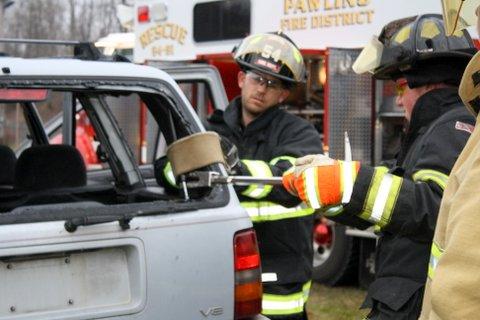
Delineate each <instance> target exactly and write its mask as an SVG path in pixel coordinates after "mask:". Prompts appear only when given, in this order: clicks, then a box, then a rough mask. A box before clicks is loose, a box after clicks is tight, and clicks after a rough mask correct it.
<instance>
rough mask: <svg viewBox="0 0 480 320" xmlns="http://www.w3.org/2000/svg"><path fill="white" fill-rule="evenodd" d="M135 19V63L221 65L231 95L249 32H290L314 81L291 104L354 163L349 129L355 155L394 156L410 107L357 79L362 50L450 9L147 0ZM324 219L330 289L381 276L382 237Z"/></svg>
mask: <svg viewBox="0 0 480 320" xmlns="http://www.w3.org/2000/svg"><path fill="white" fill-rule="evenodd" d="M123 9H125V8H123ZM123 12H125V10H123ZM130 13H131V16H130V17H127V18H125V16H124V17H123V20H124V21H128V23H129V24H130V25H131V26H133V34H134V35H133V41H134V50H133V59H134V61H135V62H137V63H146V64H150V65H155V66H159V67H161V68H163V67H165V66H168V67H169V68H172V66H175V65H181V64H185V63H192V62H193V63H204V64H209V65H213V66H215V67H216V68H217V69H218V70H219V72H220V75H221V78H222V81H223V86H224V87H225V90H226V93H227V96H228V99H231V98H233V97H234V96H236V95H237V94H239V88H238V87H237V81H236V79H237V78H236V75H237V72H238V71H239V69H238V66H237V65H236V63H235V62H234V61H233V59H232V56H231V51H232V48H233V47H234V46H235V45H236V44H238V43H239V41H240V39H242V38H243V37H244V36H246V35H248V34H253V33H258V32H270V31H277V30H282V31H283V32H285V33H286V34H287V35H288V36H289V37H290V38H292V40H293V41H294V42H295V43H296V44H297V45H298V46H299V48H300V49H301V52H302V53H303V56H304V60H305V63H306V67H307V70H308V79H307V81H306V83H305V84H303V85H301V86H300V87H299V88H297V89H296V91H295V92H293V94H291V96H290V97H289V100H288V101H286V103H287V105H288V107H287V109H288V110H289V111H290V112H292V113H294V114H297V115H299V116H301V117H304V118H306V119H308V120H309V121H311V122H312V123H313V124H314V126H315V127H316V128H317V129H318V131H319V132H320V133H321V136H322V139H323V143H324V145H325V146H326V148H327V150H328V152H329V154H330V155H331V156H332V157H334V158H343V157H344V154H343V152H344V151H343V138H344V132H345V131H347V132H348V133H349V136H350V141H351V145H352V156H353V158H354V159H355V160H360V161H362V162H363V163H367V164H371V165H375V164H378V163H380V162H381V161H383V160H388V159H391V158H393V157H394V155H395V153H396V150H397V148H398V146H399V137H400V132H401V130H402V127H403V111H402V110H401V109H399V108H398V107H397V106H396V105H395V103H394V90H393V87H392V84H389V83H387V82H380V81H374V80H373V79H372V78H371V77H370V76H369V75H357V74H355V73H353V71H352V69H351V66H352V64H353V62H354V61H355V59H356V57H357V56H358V54H359V53H360V50H361V47H362V46H363V45H364V44H365V43H367V42H368V41H369V40H370V38H371V36H372V35H374V34H378V33H379V32H380V30H381V28H382V26H383V25H384V24H386V23H387V22H389V21H391V20H394V19H398V18H402V17H407V16H413V15H417V14H419V13H441V4H440V1H438V0H422V1H415V0H404V1H402V2H401V3H399V1H395V0H215V1H212V0H182V1H160V0H150V1H148V0H137V1H135V4H134V6H133V7H132V8H131V12H130ZM129 37H132V36H131V35H130V36H129ZM130 39H131V38H130ZM130 41H132V40H130ZM173 68H174V67H173ZM189 83H190V84H189V85H187V86H185V87H184V88H185V90H186V93H187V96H190V98H191V101H192V104H193V105H194V106H197V107H198V108H199V110H202V111H201V114H203V115H206V114H208V113H209V112H211V111H212V104H211V103H206V104H205V101H206V100H205V97H206V95H208V91H209V90H211V89H208V86H205V83H203V84H201V86H203V87H200V86H197V85H193V84H192V82H189ZM202 88H203V89H202ZM205 88H207V93H206V94H204V93H202V92H203V91H202V90H205ZM201 105H203V108H202V107H201ZM217 107H223V106H218V105H217ZM139 121H143V122H141V123H142V124H143V125H141V126H140V127H143V126H144V125H145V123H146V122H145V119H143V118H142V116H141V115H139ZM148 131H149V130H140V134H141V139H140V145H141V146H148V145H149V143H150V140H149V139H150V138H149V137H148V135H149V133H148ZM154 143H155V144H156V142H154ZM149 149H150V148H148V147H147V150H149ZM318 221H319V223H318V224H317V225H316V228H315V230H314V238H315V242H314V247H315V256H314V261H313V264H314V269H315V271H314V278H315V279H316V280H317V281H320V282H322V283H326V284H329V285H336V284H340V283H343V282H345V281H350V280H354V281H357V280H358V281H359V282H360V285H366V284H368V282H369V281H370V280H371V277H372V275H373V272H374V260H373V253H374V250H375V245H376V237H375V235H374V234H373V232H370V231H360V230H356V229H350V228H345V227H344V226H341V225H335V224H333V223H331V222H328V221H326V220H324V219H322V218H321V217H319V220H318Z"/></svg>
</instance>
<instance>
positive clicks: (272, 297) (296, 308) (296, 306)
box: [262, 281, 312, 316]
mask: <svg viewBox="0 0 480 320" xmlns="http://www.w3.org/2000/svg"><path fill="white" fill-rule="evenodd" d="M311 284H312V283H311V281H309V282H307V283H305V284H304V285H303V288H302V291H300V292H297V293H292V294H288V295H277V294H270V293H264V294H263V297H262V314H264V315H266V316H268V315H288V314H295V313H302V312H303V308H304V305H305V303H306V302H307V300H308V295H309V294H310V286H311Z"/></svg>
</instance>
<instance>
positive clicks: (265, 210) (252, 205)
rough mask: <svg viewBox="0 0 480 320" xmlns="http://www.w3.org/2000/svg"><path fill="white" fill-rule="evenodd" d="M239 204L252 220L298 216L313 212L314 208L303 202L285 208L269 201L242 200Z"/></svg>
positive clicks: (261, 220) (274, 219)
mask: <svg viewBox="0 0 480 320" xmlns="http://www.w3.org/2000/svg"><path fill="white" fill-rule="evenodd" d="M241 205H242V207H243V208H245V210H246V211H247V213H248V215H249V216H250V219H251V220H252V221H253V222H265V221H276V220H282V219H290V218H298V217H303V216H308V215H310V214H313V213H314V210H313V209H312V208H307V207H306V205H305V204H301V205H298V206H296V207H293V208H287V207H284V206H281V205H279V204H276V203H273V202H269V201H251V202H247V201H244V202H242V203H241Z"/></svg>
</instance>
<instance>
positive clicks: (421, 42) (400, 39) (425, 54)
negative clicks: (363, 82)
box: [352, 14, 476, 80]
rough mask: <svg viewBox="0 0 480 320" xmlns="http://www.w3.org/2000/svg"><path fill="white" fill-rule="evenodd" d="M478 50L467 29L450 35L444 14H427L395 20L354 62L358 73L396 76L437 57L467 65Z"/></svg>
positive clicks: (378, 76)
mask: <svg viewBox="0 0 480 320" xmlns="http://www.w3.org/2000/svg"><path fill="white" fill-rule="evenodd" d="M475 52H476V49H475V46H474V45H473V41H472V39H471V38H470V35H469V34H468V32H467V31H466V30H461V31H459V32H458V33H456V34H455V35H453V36H451V37H449V36H446V34H445V30H444V23H443V19H442V16H441V15H439V14H424V15H419V16H414V17H408V18H403V19H399V20H395V21H392V22H390V23H388V24H387V25H385V26H384V27H383V29H382V32H381V33H380V36H379V37H378V38H377V37H373V39H372V40H371V42H370V43H369V44H367V45H366V46H365V48H364V49H363V50H362V52H361V53H360V55H359V56H358V58H357V59H356V60H355V63H354V64H353V66H352V67H353V70H354V71H355V72H356V73H365V72H371V73H373V76H374V77H375V78H376V79H384V80H387V79H395V78H398V77H399V76H400V75H402V74H403V73H405V72H408V71H409V70H411V69H413V68H416V67H418V66H419V64H420V63H421V62H424V61H429V63H430V62H431V61H433V60H434V59H443V60H448V59H459V60H461V61H462V63H464V64H465V65H466V64H467V62H468V61H469V60H470V58H471V57H472V56H473V54H474V53H475Z"/></svg>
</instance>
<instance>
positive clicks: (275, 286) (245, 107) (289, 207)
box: [208, 33, 323, 319]
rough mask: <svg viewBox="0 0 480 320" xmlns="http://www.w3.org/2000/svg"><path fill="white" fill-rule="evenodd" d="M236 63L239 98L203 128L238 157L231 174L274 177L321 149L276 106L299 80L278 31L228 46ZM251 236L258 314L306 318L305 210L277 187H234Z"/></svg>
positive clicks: (293, 51)
mask: <svg viewBox="0 0 480 320" xmlns="http://www.w3.org/2000/svg"><path fill="white" fill-rule="evenodd" d="M233 55H234V58H235V60H236V61H237V63H238V64H239V65H240V67H241V71H240V72H239V73H238V85H239V87H240V88H241V95H240V96H238V97H236V98H235V99H233V100H232V101H231V102H230V104H229V105H228V107H227V108H226V110H225V111H224V112H220V111H218V110H217V111H215V113H214V114H213V115H212V116H211V117H210V119H209V123H208V127H209V128H208V129H210V130H213V131H216V132H217V133H219V134H220V135H221V136H222V137H225V138H227V139H229V140H230V141H231V142H232V143H233V144H235V145H236V146H237V148H238V154H239V157H240V159H241V161H240V163H239V164H240V165H239V166H237V168H236V173H237V174H241V175H251V176H258V177H269V176H282V174H283V173H284V172H285V171H286V170H287V169H289V168H290V167H291V166H293V163H294V162H295V160H296V158H299V157H302V156H304V155H307V154H310V153H322V152H323V148H322V142H321V138H320V135H319V134H318V132H317V131H316V130H315V128H314V127H313V126H312V125H311V124H310V123H308V122H307V121H305V120H303V119H301V118H299V117H297V116H294V115H292V114H289V113H287V112H286V111H284V110H282V108H281V105H282V102H284V101H285V99H286V98H287V96H288V95H289V93H290V89H291V88H292V87H293V86H295V85H297V84H298V83H300V82H303V81H304V79H305V66H304V62H303V58H302V55H301V53H300V51H299V50H298V48H297V47H296V46H295V45H294V44H293V42H292V41H291V40H290V39H288V38H287V37H286V36H285V35H284V34H281V33H265V34H255V35H251V36H249V37H247V38H245V39H244V40H243V41H242V42H241V43H240V44H239V46H238V47H236V48H235V49H234V51H233ZM236 190H237V194H238V196H239V198H240V201H241V203H242V205H243V206H244V208H245V209H246V210H247V212H248V214H249V215H250V217H251V219H252V221H253V224H254V228H255V231H256V233H257V237H258V242H259V249H260V255H261V261H262V281H263V291H264V293H263V301H262V313H263V314H264V315H266V316H268V317H269V318H270V319H306V312H305V303H306V301H307V298H308V294H309V288H310V283H311V273H312V257H313V248H312V230H313V220H314V216H313V212H314V210H312V209H311V208H307V207H306V206H305V205H304V204H301V202H300V201H299V199H298V198H297V197H294V196H292V195H291V194H290V193H288V192H287V191H286V190H285V189H284V188H282V186H276V187H272V186H268V185H250V186H248V187H236Z"/></svg>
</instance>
